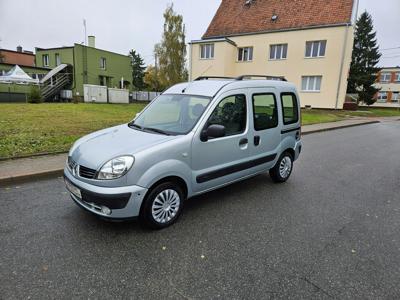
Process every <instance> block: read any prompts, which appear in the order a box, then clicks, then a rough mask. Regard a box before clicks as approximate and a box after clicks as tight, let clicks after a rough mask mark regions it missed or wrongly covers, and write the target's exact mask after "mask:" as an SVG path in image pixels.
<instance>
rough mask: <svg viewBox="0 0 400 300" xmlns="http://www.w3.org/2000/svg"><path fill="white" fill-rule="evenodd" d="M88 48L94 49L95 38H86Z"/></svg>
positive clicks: (90, 36)
mask: <svg viewBox="0 0 400 300" xmlns="http://www.w3.org/2000/svg"><path fill="white" fill-rule="evenodd" d="M88 42H89V43H88V46H89V47H92V48H96V37H95V36H94V35H89V36H88Z"/></svg>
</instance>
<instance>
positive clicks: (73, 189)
mask: <svg viewBox="0 0 400 300" xmlns="http://www.w3.org/2000/svg"><path fill="white" fill-rule="evenodd" d="M65 185H66V187H67V190H68V191H70V192H71V193H72V194H74V195H75V196H76V197H78V198H80V199H81V198H82V195H81V190H80V189H78V188H77V187H76V186H74V185H73V184H72V183H70V182H69V181H68V180H65Z"/></svg>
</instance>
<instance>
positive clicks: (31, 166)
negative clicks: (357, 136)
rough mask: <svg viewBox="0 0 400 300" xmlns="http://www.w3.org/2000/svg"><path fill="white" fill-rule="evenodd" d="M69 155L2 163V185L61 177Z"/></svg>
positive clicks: (353, 122) (311, 129)
mask: <svg viewBox="0 0 400 300" xmlns="http://www.w3.org/2000/svg"><path fill="white" fill-rule="evenodd" d="M399 119H400V118H399V117H397V118H381V119H374V118H368V119H367V118H354V119H349V120H344V121H338V122H331V123H321V124H314V125H306V126H303V127H302V134H311V133H315V132H321V131H327V130H333V129H340V128H346V127H352V126H359V125H365V124H371V123H378V122H380V121H394V120H399ZM66 159H67V154H66V153H62V154H56V155H46V156H36V157H32V158H20V159H12V160H5V161H0V185H6V184H12V183H18V182H23V181H28V180H35V179H39V178H43V177H51V176H61V175H62V174H63V168H64V165H65V161H66Z"/></svg>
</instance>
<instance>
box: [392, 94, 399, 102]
mask: <svg viewBox="0 0 400 300" xmlns="http://www.w3.org/2000/svg"><path fill="white" fill-rule="evenodd" d="M395 95H397V97H395ZM391 101H392V102H396V103H399V101H400V92H392V100H391Z"/></svg>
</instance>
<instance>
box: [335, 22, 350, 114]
mask: <svg viewBox="0 0 400 300" xmlns="http://www.w3.org/2000/svg"><path fill="white" fill-rule="evenodd" d="M349 26H350V24H347V25H346V31H345V34H344V40H343V49H342V59H341V62H340V69H339V82H338V87H337V91H336V103H335V109H338V102H339V94H340V88H341V85H342V73H343V65H344V56H345V54H346V47H347V37H348V35H349Z"/></svg>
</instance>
